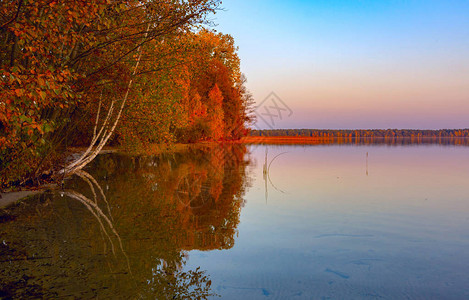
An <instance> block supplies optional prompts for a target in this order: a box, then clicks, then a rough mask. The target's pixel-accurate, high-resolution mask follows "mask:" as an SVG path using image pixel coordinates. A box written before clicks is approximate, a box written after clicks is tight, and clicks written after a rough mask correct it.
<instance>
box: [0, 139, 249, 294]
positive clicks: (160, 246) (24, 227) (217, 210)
mask: <svg viewBox="0 0 469 300" xmlns="http://www.w3.org/2000/svg"><path fill="white" fill-rule="evenodd" d="M215 148H216V149H215ZM214 150H217V151H214ZM220 150H221V151H223V152H224V153H229V155H219V154H217V155H212V153H215V152H217V153H219V152H220ZM246 152H247V151H246V148H245V146H243V145H239V144H235V145H224V146H221V145H217V146H204V147H200V146H199V147H197V148H194V149H190V150H188V151H184V152H178V153H170V154H164V155H158V156H130V155H119V154H106V155H101V156H99V157H98V158H97V159H96V162H95V163H94V164H93V165H92V166H90V168H88V169H87V172H84V171H83V172H79V173H77V174H76V176H74V177H73V178H69V179H68V180H67V181H66V189H65V190H63V191H57V192H50V193H45V194H42V195H39V196H36V197H33V198H30V199H28V200H26V201H23V202H20V203H18V204H15V205H12V206H10V207H8V208H6V209H3V210H1V211H0V257H1V260H0V283H1V284H0V298H10V297H11V298H25V297H42V298H56V297H74V298H95V297H100V298H103V297H109V298H116V297H122V298H137V297H138V298H152V299H154V298H157V299H169V298H170V299H204V298H207V297H208V296H209V295H211V294H212V291H211V286H210V285H211V281H210V278H209V275H208V274H207V273H206V272H205V271H202V270H200V269H199V268H197V269H195V270H185V269H184V265H185V262H186V261H187V259H188V251H190V250H196V249H197V250H206V251H208V250H215V249H229V248H231V247H233V245H234V242H235V236H236V232H237V229H236V228H237V225H238V223H239V214H240V210H241V208H242V206H243V204H244V200H243V194H244V190H245V188H246V185H247V180H246V174H245V173H246V166H247V165H248V163H249V161H248V160H247V159H246V157H247V153H246Z"/></svg>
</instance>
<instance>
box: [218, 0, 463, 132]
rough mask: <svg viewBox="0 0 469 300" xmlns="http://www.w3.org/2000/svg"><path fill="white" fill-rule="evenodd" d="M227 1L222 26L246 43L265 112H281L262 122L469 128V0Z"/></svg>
mask: <svg viewBox="0 0 469 300" xmlns="http://www.w3.org/2000/svg"><path fill="white" fill-rule="evenodd" d="M222 7H223V9H224V10H223V11H219V12H218V13H217V14H216V15H215V16H214V17H213V21H214V22H215V23H216V24H217V26H216V27H215V29H216V30H217V31H220V32H223V33H227V34H230V35H232V36H233V37H234V39H235V41H236V44H237V46H239V56H240V59H241V70H242V72H243V73H244V74H245V75H246V76H247V79H248V82H247V87H248V89H249V90H250V91H251V92H252V94H253V96H254V98H255V100H256V103H257V105H258V107H257V109H256V111H257V113H258V114H260V115H261V116H262V114H267V113H269V114H271V115H276V117H271V116H268V115H263V118H264V120H263V119H262V118H258V121H257V123H256V127H258V128H320V129H322V128H324V129H325V128H331V129H340V128H344V129H353V128H361V129H370V128H383V129H387V128H409V129H410V128H413V129H442V128H469V1H468V0H459V1H453V0H441V1H433V0H421V1H417V0H415V1H414V0H407V1H404V0H393V1H391V0H389V1H388V0H379V1H377V0H349V1H345V0H323V1H319V0H318V1H305V0H303V1H301V0H290V1H286V0H284V1H279V0H225V1H223V3H222ZM271 92H274V93H275V95H276V98H273V100H272V97H269V95H271ZM264 100H266V101H264ZM275 106H277V107H278V108H277V109H274V108H275ZM265 107H267V110H266V108H265ZM279 109H280V110H279ZM290 112H291V113H290Z"/></svg>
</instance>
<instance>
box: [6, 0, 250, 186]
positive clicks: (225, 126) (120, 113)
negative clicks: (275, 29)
mask: <svg viewBox="0 0 469 300" xmlns="http://www.w3.org/2000/svg"><path fill="white" fill-rule="evenodd" d="M219 5H220V1H219V0H171V1H161V0H144V1H134V0H127V1H115V0H91V1H83V0H76V1H66V2H65V1H53V0H18V1H1V2H0V26H1V27H0V45H1V46H0V68H1V69H0V79H1V82H0V84H1V88H0V183H1V185H3V186H4V185H5V184H7V183H8V182H14V181H16V182H17V183H20V182H22V181H23V182H24V181H25V179H27V178H32V177H35V178H39V176H40V175H41V174H43V173H44V170H50V169H51V168H52V167H53V165H54V163H55V162H56V158H58V157H61V156H63V152H64V149H66V147H67V146H72V145H76V146H87V145H90V144H95V145H104V144H106V143H108V144H109V143H114V144H120V145H123V146H126V147H138V148H142V147H143V148H144V147H146V146H147V145H149V144H151V143H173V142H178V141H179V142H195V141H200V140H223V139H238V138H239V137H241V136H243V135H245V134H246V128H245V124H246V122H247V121H248V120H249V117H248V116H247V115H246V113H245V112H246V107H247V105H249V103H250V101H251V96H250V94H249V93H248V92H247V91H246V88H245V87H244V85H243V84H244V82H245V79H244V77H243V76H242V74H241V72H240V67H239V65H240V62H239V58H238V56H237V48H236V46H235V43H234V40H233V38H232V37H231V36H229V35H226V34H222V33H217V32H215V31H213V30H210V29H208V28H209V26H208V25H210V22H209V17H210V16H211V15H212V14H213V13H215V12H216V11H217V10H218V8H219ZM97 148H98V149H101V148H99V147H98V146H97ZM91 159H92V157H91ZM85 163H86V161H85ZM1 185H0V186H1Z"/></svg>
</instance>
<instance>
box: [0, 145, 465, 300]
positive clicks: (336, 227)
mask: <svg viewBox="0 0 469 300" xmlns="http://www.w3.org/2000/svg"><path fill="white" fill-rule="evenodd" d="M468 183H469V148H468V147H467V146H463V145H439V144H425V145H395V146H387V145H384V144H380V145H372V144H370V145H348V144H344V145H301V146H293V145H247V146H246V145H242V144H235V145H219V146H216V145H212V146H207V147H206V148H203V147H198V148H197V149H192V150H191V149H188V150H187V151H181V152H177V153H165V154H161V155H158V156H153V157H152V156H131V155H122V154H118V153H109V154H104V155H100V156H98V157H97V159H96V160H95V161H94V162H93V163H92V164H91V165H90V166H89V167H88V168H86V169H85V170H84V172H81V173H79V174H77V175H76V176H73V177H72V178H70V179H68V180H67V182H66V184H65V189H64V190H63V191H56V192H51V193H46V194H42V195H36V196H33V197H31V198H30V199H28V200H27V201H23V202H20V203H16V204H14V205H12V206H9V207H8V208H6V209H3V210H2V211H1V212H0V257H2V259H1V261H0V283H1V284H0V286H1V290H0V298H1V297H4V298H8V297H12V298H26V297H45V298H50V297H52V298H55V297H75V298H77V297H78V298H96V297H98V298H150V299H167V298H175V299H184V298H188V299H197V298H199V299H204V298H216V297H218V296H221V297H222V298H223V299H264V298H268V299H270V298H272V299H274V298H275V299H381V298H384V299H395V298H399V299H401V298H409V299H430V298H444V299H464V298H469V277H468V276H467V275H466V270H467V269H469V251H467V249H469V199H468V197H467V194H468Z"/></svg>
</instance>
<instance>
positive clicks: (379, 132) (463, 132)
mask: <svg viewBox="0 0 469 300" xmlns="http://www.w3.org/2000/svg"><path fill="white" fill-rule="evenodd" d="M251 136H263V137H308V138H443V137H444V138H446V137H469V129H439V130H420V129H353V130H352V129H270V130H252V131H251Z"/></svg>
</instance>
